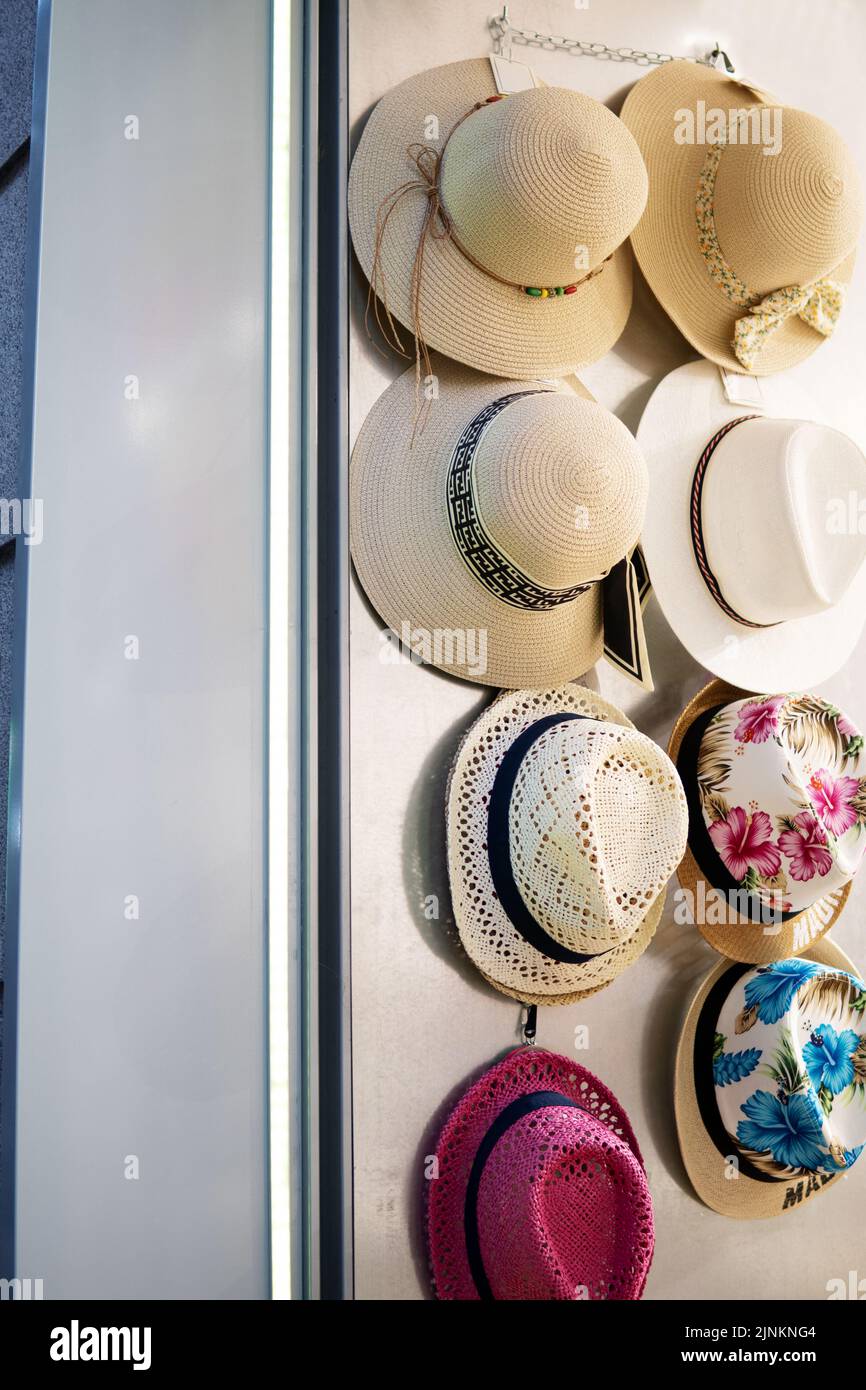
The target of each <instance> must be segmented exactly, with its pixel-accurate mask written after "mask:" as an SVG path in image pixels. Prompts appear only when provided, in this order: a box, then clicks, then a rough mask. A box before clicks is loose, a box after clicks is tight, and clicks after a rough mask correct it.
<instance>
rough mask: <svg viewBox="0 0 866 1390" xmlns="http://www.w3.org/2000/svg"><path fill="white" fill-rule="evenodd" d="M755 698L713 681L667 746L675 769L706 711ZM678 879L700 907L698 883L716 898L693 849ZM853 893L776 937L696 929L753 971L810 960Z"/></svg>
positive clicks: (793, 921) (741, 924)
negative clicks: (755, 967)
mask: <svg viewBox="0 0 866 1390" xmlns="http://www.w3.org/2000/svg"><path fill="white" fill-rule="evenodd" d="M752 693H753V692H751V691H747V690H740V689H738V687H737V686H735V685H729V684H728V683H727V681H720V680H713V681H710V683H709V685H706V686H704V688H703V690H699V691H698V693H697V695H695V697H694V699H692V700H690V701H689V703H688V704H687V705H686V707H685V709H684V710H683V712H682V714H681V715H680V717H679V719H678V720H677V722H676V724H675V725H674V728H673V732H672V734H671V738H670V743H669V744H668V753H669V754H670V757H671V759H672V761H673V762H674V763H676V760H677V755H678V753H679V750H680V745H681V744H682V741H683V739H684V737H685V734H686V730H687V729H688V728H689V727H690V726H691V725H692V724H693V723H694V721H695V720H696V719H697V718H698V717H699V716H700V715H701V714H703V713H704V711H705V710H708V709H713V708H714V707H715V706H716V705H723V704H729V703H731V702H732V701H734V700H742V699H744V698H745V697H747V696H748V695H750V694H752ZM677 878H678V879H679V883H680V887H681V888H683V889H684V890H685V891H686V892H687V893H689V894H690V895H691V898H692V901H693V902H695V901H697V894H698V883H699V882H701V881H702V880H703V883H704V890H705V894H706V898H707V901H708V902H709V900H710V899H712V898H713V897H714V896H715V895H714V894H713V890H712V889H711V888H710V885H709V884H708V883H707V882H706V880H705V879H704V876H703V874H702V873H701V871H700V869H699V868H698V865H697V863H696V862H695V858H694V855H693V854H692V852H691V850H690V849H689V848H688V847H687V848H686V852H685V855H684V856H683V859H682V862H681V864H680V866H679V868H678V869H677ZM850 892H851V884H850V882H849V883H847V884H846V885H845V887H844V888H843V889H842V891H841V892H839V893H833V894H830V895H828V896H827V897H826V898H822V899H820V900H819V901H818V902H817V903H815V904H814V906H813V907H811V908H808V909H807V910H806V911H805V912H798V913H796V914H795V915H794V916H793V917H791V918H790V919H789V920H788V921H787V922H779V923H773V924H772V930H771V931H769V930H766V929H765V926H764V924H763V923H760V922H750V921H749V920H748V919H747V918H745V917H737V920H736V921H733V922H731V921H729V922H727V924H716V923H707V922H698V923H697V924H696V925H697V927H698V929H699V931H700V933H701V935H702V936H703V937H704V939H705V940H706V941H708V942H709V944H710V945H711V946H712V947H713V948H714V949H715V950H716V951H719V952H720V953H721V954H722V955H723V956H727V958H728V959H729V960H737V961H742V962H744V963H746V964H749V965H769V964H770V963H771V962H772V961H774V960H786V959H787V958H788V957H789V956H797V955H800V954H802V953H803V952H806V953H807V954H811V953H812V951H814V949H815V947H816V944H817V943H818V942H819V941H820V939H821V937H823V936H826V934H827V932H828V931H830V929H831V928H832V927H833V926H835V924H836V922H837V921H838V920H839V917H840V916H841V913H842V910H843V908H844V906H845V904H846V902H847V901H848V895H849V893H850ZM726 910H727V912H728V916H729V917H730V916H731V908H730V907H727V909H726ZM816 959H817V957H816Z"/></svg>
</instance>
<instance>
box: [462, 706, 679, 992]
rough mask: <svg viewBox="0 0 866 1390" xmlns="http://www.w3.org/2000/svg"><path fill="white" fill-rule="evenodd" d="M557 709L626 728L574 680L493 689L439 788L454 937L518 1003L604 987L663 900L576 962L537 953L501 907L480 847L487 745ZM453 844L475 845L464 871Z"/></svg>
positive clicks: (503, 741) (644, 940)
mask: <svg viewBox="0 0 866 1390" xmlns="http://www.w3.org/2000/svg"><path fill="white" fill-rule="evenodd" d="M559 712H562V713H577V714H582V715H585V716H586V717H587V718H590V719H598V720H606V721H609V722H610V723H613V724H617V725H619V726H621V727H623V728H628V729H633V728H634V725H633V724H632V722H631V720H630V719H627V718H626V716H625V715H624V714H623V713H622V711H621V710H618V709H617V708H616V706H615V705H612V704H610V703H609V702H608V701H607V700H604V699H602V697H601V696H600V695H596V694H595V692H594V691H591V690H586V689H585V688H584V687H583V686H579V685H571V686H562V687H560V688H559V689H556V690H537V691H535V690H520V691H515V692H513V693H508V694H503V695H500V696H499V697H498V698H497V699H496V700H494V701H493V703H492V704H491V705H490V706H489V708H488V709H487V710H485V712H484V713H483V714H482V715H481V716H480V718H479V719H477V720H476V721H475V723H474V724H473V725H472V727H471V729H470V730H469V731H468V733H467V734H466V736H465V737H464V739H463V741H462V743H461V744H460V747H459V749H458V751H457V756H456V759H455V762H454V764H453V766H452V768H451V773H450V776H449V780H448V789H447V792H446V828H447V841H448V878H449V883H450V885H451V902H452V907H453V911H454V920H455V922H456V925H457V929H458V931H459V933H460V940H461V942H462V944H463V947H464V949H465V951H466V953H467V955H468V956H469V958H470V960H472V962H473V963H474V964H475V965H476V966H477V968H478V970H479V971H480V972H481V974H482V975H483V976H484V978H485V979H486V980H487V982H488V984H491V985H493V987H494V988H495V989H497V990H499V991H500V993H502V994H507V995H508V996H509V997H510V998H512V999H516V1000H518V1001H519V1002H520V1003H522V1004H543V1005H548V1004H571V1003H574V1002H576V1001H577V1000H578V999H581V998H583V997H584V996H585V995H588V994H594V993H596V992H597V991H598V990H600V989H604V988H605V987H606V986H607V985H609V984H610V983H611V982H612V981H613V980H615V979H616V977H617V976H618V975H620V974H622V972H623V970H625V969H627V967H628V966H629V965H631V964H632V963H633V962H634V961H636V960H637V959H638V957H639V956H640V955H642V954H643V952H644V951H645V950H646V948H647V946H648V945H649V943H650V941H651V940H652V937H653V934H654V932H655V929H656V926H657V924H658V921H659V918H660V917H661V913H662V909H663V906H664V894H663V893H662V894H659V896H658V897H657V898H656V899H655V901H654V902H653V904H652V906H651V908H650V909H649V911H648V912H647V913H646V915H645V916H644V917H643V919H642V920H641V921H640V922H639V924H638V926H637V927H636V928H635V930H634V931H633V932H632V934H631V935H630V936H629V937H628V938H627V939H626V940H624V941H622V942H620V943H619V944H618V945H616V946H614V947H613V948H612V949H610V950H607V951H605V952H604V953H602V954H599V955H597V956H594V957H592V958H591V959H590V960H588V961H585V962H580V963H577V964H566V963H563V962H560V961H555V960H552V959H551V958H550V957H548V956H545V955H542V954H541V952H539V951H537V950H536V949H535V948H534V947H533V946H531V945H530V944H529V942H528V941H526V940H524V938H523V937H522V936H521V935H520V933H519V932H518V930H517V928H516V927H515V926H514V925H513V923H512V921H511V919H510V918H509V917H508V915H507V914H506V913H505V912H504V910H503V909H502V907H501V905H500V903H499V899H498V897H497V895H496V892H495V890H494V887H493V881H492V877H491V873H490V865H489V863H488V860H487V855H486V853H484V852H483V847H484V846H485V844H486V839H487V804H488V797H489V791H490V788H491V786H492V783H493V779H494V777H495V775H496V769H497V766H498V761H497V757H496V755H495V753H494V751H493V747H494V744H498V745H499V746H500V747H502V746H509V745H510V744H511V743H512V742H513V741H514V739H515V738H517V737H518V735H519V734H520V733H521V731H522V730H523V729H525V728H526V727H527V726H528V725H529V724H531V723H533V722H534V721H535V720H537V719H541V718H543V717H544V716H545V715H549V714H555V713H559ZM461 843H462V844H470V845H472V846H474V847H477V848H478V850H479V852H478V853H477V854H476V855H474V856H473V868H472V871H471V872H468V871H467V868H466V862H465V860H464V857H463V855H462V854H461ZM539 986H540V987H539Z"/></svg>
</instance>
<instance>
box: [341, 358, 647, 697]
mask: <svg viewBox="0 0 866 1390" xmlns="http://www.w3.org/2000/svg"><path fill="white" fill-rule="evenodd" d="M436 373H437V377H438V381H439V395H438V399H435V400H432V401H430V403H429V411H428V412H427V413H426V417H425V419H424V422H423V428H419V430H418V431H417V432H416V435H415V439H414V442H411V435H412V421H413V416H414V411H415V378H414V372H412V371H411V370H410V371H408V372H406V373H404V374H403V376H401V377H400V378H398V380H397V381H395V382H394V383H393V384H392V385H391V386H390V387H389V388H388V390H387V391H386V392H385V393H384V394H383V395H382V396H381V397H380V398H379V400H378V401H377V402H376V404H375V406H374V407H373V409H372V410H371V411H370V414H369V415H368V416H367V418H366V420H365V421H364V424H363V426H362V428H361V432H360V434H359V436H358V440H357V443H356V445H355V449H354V451H353V454H352V465H351V473H350V531H351V543H352V556H353V559H354V562H355V568H356V570H357V572H358V576H359V578H360V581H361V583H362V585H363V586H364V589H365V590H366V593H367V596H368V598H369V599H370V602H371V603H372V604H373V607H374V608H375V609H376V611H377V612H378V613H379V614H380V615H381V617H382V618H383V619H384V620H385V622H386V623H387V624H388V625H389V627H391V628H392V629H393V630H394V632H396V633H397V634H398V636H401V637H402V636H403V634H404V632H409V633H410V634H411V633H412V632H413V631H415V632H418V633H419V634H421V635H420V636H419V638H418V639H417V641H415V640H413V641H412V642H411V644H410V645H412V647H413V650H418V651H419V654H420V655H421V656H422V657H423V658H424V659H425V660H430V661H431V662H432V664H434V665H440V666H442V667H443V668H444V669H447V670H449V671H451V672H452V673H453V674H454V675H459V676H461V677H463V678H464V679H465V680H472V681H477V682H479V683H481V684H484V685H493V686H497V687H510V688H524V687H530V686H538V687H541V686H548V685H554V684H557V683H559V682H561V681H565V680H569V679H570V678H572V677H574V676H577V675H582V674H583V672H584V671H587V670H589V668H590V667H591V666H593V665H594V664H595V662H596V661H597V660H598V659H599V658H600V657H601V655H602V648H603V638H602V623H601V592H600V589H599V587H598V585H596V586H595V587H593V588H592V589H590V590H589V591H588V592H587V593H584V594H580V595H578V596H577V597H576V598H574V599H572V600H571V602H569V603H563V604H560V605H558V606H556V607H554V608H551V609H549V610H547V611H530V610H526V609H521V608H516V607H513V606H512V605H510V604H509V603H506V602H504V601H503V600H502V599H500V598H498V597H496V596H495V595H493V594H491V593H490V592H489V591H488V590H487V589H486V588H485V587H484V585H483V584H482V583H481V582H480V580H478V579H477V578H476V577H475V575H473V574H472V572H471V570H470V569H469V568H468V566H467V565H466V562H465V561H464V559H463V558H462V557H461V555H460V552H459V551H458V549H457V546H456V544H455V542H454V539H453V537H452V534H451V530H450V525H449V519H448V498H447V480H448V469H449V464H450V460H451V455H452V452H453V450H454V446H455V444H456V443H457V441H458V439H459V437H460V433H461V431H462V430H463V429H464V427H465V426H466V425H467V424H468V423H469V422H470V421H471V420H472V419H473V417H474V416H475V415H476V414H477V413H478V412H479V411H480V410H481V409H482V408H483V407H485V406H487V405H489V404H490V403H491V402H492V401H495V400H497V399H498V398H499V397H501V396H504V395H508V394H510V393H511V392H513V391H532V390H533V386H536V387H537V385H538V383H531V382H511V381H508V382H502V381H499V380H498V379H497V380H495V381H494V380H493V379H492V378H490V377H484V376H480V375H478V374H477V373H475V372H472V371H469V370H468V369H467V368H465V367H457V366H455V365H454V364H453V363H448V362H438V361H437V364H436ZM474 467H475V482H476V490H477V498H478V506H479V510H480V512H481V514H482V515H483V519H484V523H485V526H486V528H487V530H488V532H489V533H490V535H491V536H492V537H493V539H494V540H495V542H496V543H497V545H498V546H499V547H500V548H501V550H502V551H504V553H505V554H507V556H508V558H509V559H510V560H511V561H513V562H514V563H515V564H517V565H518V566H520V567H521V569H523V570H524V572H525V573H527V574H528V575H529V576H530V577H531V578H532V579H533V580H535V581H536V582H537V583H539V584H541V585H544V586H545V587H550V588H568V587H570V586H572V585H575V584H582V583H585V582H587V581H589V580H591V579H594V578H595V577H596V576H598V575H599V574H600V573H602V572H603V571H604V570H606V569H607V568H608V567H609V566H612V565H613V564H615V563H616V562H617V561H618V560H620V559H621V558H622V557H623V556H624V555H625V554H626V552H627V551H628V550H629V549H630V548H631V546H632V545H633V544H634V542H635V541H636V540H637V538H638V535H639V533H640V528H641V525H642V522H643V515H644V509H645V505H646V496H647V490H648V479H647V472H646V466H645V464H644V462H643V458H642V457H641V454H640V452H639V450H638V448H637V446H636V444H635V442H634V439H633V437H632V435H631V434H630V433H629V431H628V430H627V429H626V428H625V426H624V425H622V424H621V423H620V421H619V420H617V419H616V418H615V417H614V416H613V415H611V414H610V413H609V412H608V411H606V410H604V409H603V407H602V406H600V405H597V404H595V403H594V402H593V401H588V400H584V399H582V398H581V397H579V396H578V395H576V394H575V393H574V392H572V391H570V390H567V389H566V388H565V387H562V388H559V389H556V388H552V389H550V390H547V391H538V392H537V393H536V394H533V395H527V396H526V397H524V398H523V399H522V400H517V401H513V402H512V403H511V404H510V405H509V406H508V407H507V408H506V409H504V410H503V411H502V412H501V413H500V414H499V415H498V416H497V417H496V419H495V420H493V422H492V423H491V424H490V425H489V427H488V429H487V432H486V433H485V434H484V436H483V438H482V440H481V442H480V444H479V447H478V451H477V454H476V457H475V464H474ZM436 633H439V634H440V635H441V634H456V635H455V636H452V637H450V638H449V640H448V641H447V642H445V641H442V640H440V641H439V643H438V646H437V644H436V642H434V641H432V640H431V634H436ZM425 639H427V650H426V651H425V649H424V641H425ZM470 639H471V640H470ZM482 641H483V644H484V646H485V663H484V668H483V669H480V667H481V663H480V662H478V661H477V660H474V659H473V656H472V653H473V652H476V653H477V651H478V650H479V649H480V645H481V643H482ZM461 645H462V646H463V652H462V653H461ZM461 657H462V659H461Z"/></svg>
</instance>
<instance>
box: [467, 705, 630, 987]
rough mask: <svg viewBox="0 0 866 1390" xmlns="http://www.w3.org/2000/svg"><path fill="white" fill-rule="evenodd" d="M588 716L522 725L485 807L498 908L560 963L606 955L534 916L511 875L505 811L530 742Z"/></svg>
mask: <svg viewBox="0 0 866 1390" xmlns="http://www.w3.org/2000/svg"><path fill="white" fill-rule="evenodd" d="M588 718H589V716H588V715H586V714H574V713H571V712H570V711H566V712H563V713H560V714H547V715H545V716H544V718H543V719H537V720H536V721H535V723H534V724H531V725H530V726H529V728H528V729H524V731H523V733H522V734H519V735H518V737H517V738H516V739H515V740H514V742H513V743H512V745H511V747H510V748H509V749H508V752H507V753H506V754H505V757H504V758H503V759H502V762H501V763H500V765H499V768H498V769H497V773H496V777H495V778H494V781H493V789H492V791H491V793H490V802H489V805H488V808H487V857H488V859H489V861H490V876H491V878H492V879H493V887H494V888H495V890H496V896H497V897H498V899H499V902H500V905H501V907H502V910H503V911H504V912H505V914H506V916H507V917H508V919H509V921H510V922H511V924H512V926H513V927H514V928H515V930H516V931H518V932H519V933H520V935H521V936H522V937H523V939H524V941H527V942H528V943H529V945H530V946H534V947H535V949H536V951H538V952H540V954H541V955H543V956H547V957H548V959H549V960H555V961H559V962H560V964H562V965H583V964H584V963H585V962H586V961H588V960H597V959H598V956H599V955H607V952H606V951H601V952H599V953H598V955H588V956H585V955H580V954H579V953H578V952H577V951H569V950H568V949H567V948H566V947H565V946H563V945H562V944H561V943H560V942H559V941H557V940H556V938H555V937H552V936H550V935H549V934H548V933H547V932H546V931H545V929H544V927H542V926H541V924H540V922H537V921H536V920H535V918H534V917H533V915H532V913H531V912H530V911H529V908H528V907H527V906H526V903H525V902H524V901H523V898H522V896H521V893H520V889H519V888H518V886H517V883H516V882H515V879H514V870H513V867H512V864H511V837H510V834H509V829H508V812H509V808H510V806H511V794H512V792H513V790H514V783H515V782H516V780H517V774H518V773H519V771H520V768H521V765H522V763H523V760H524V758H525V757H526V755H527V753H528V752H529V750H530V749H531V748H532V746H533V744H534V743H536V742H537V741H538V739H540V738H541V736H542V734H544V733H546V732H547V730H548V729H551V728H553V726H554V725H555V724H562V723H565V722H566V721H568V720H572V719H588Z"/></svg>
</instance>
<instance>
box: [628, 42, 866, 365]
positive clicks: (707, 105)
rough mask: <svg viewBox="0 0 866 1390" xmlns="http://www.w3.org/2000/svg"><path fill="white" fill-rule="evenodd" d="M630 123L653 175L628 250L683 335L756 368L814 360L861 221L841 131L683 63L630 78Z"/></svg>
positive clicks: (707, 350)
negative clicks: (632, 83) (811, 357)
mask: <svg viewBox="0 0 866 1390" xmlns="http://www.w3.org/2000/svg"><path fill="white" fill-rule="evenodd" d="M740 112H746V113H747V114H746V115H745V116H739V115H738V113H740ZM714 113H722V114H723V117H724V120H723V121H717V118H716V116H715V114H714ZM731 113H733V114H731ZM622 119H623V121H624V122H625V124H626V125H627V126H628V128H629V130H631V132H632V133H633V135H634V137H635V139H636V140H637V143H638V145H639V146H640V150H641V153H642V155H643V157H644V160H645V161H646V167H647V171H648V173H649V181H650V195H649V200H648V202H647V207H646V211H645V212H644V215H643V217H642V218H641V220H640V222H639V224H638V226H637V227H636V228H635V230H634V232H633V233H632V246H633V247H634V251H635V255H636V256H637V259H638V263H639V265H640V268H641V270H642V271H643V273H644V275H645V276H646V278H647V280H648V282H649V285H650V288H651V289H652V291H653V293H654V294H655V295H656V297H657V298H658V300H659V301H660V302H661V304H662V306H663V308H664V309H666V310H667V312H668V313H669V314H670V316H671V318H672V319H673V321H674V323H675V324H676V325H677V327H678V328H679V329H680V331H681V332H682V333H684V334H685V336H686V337H687V338H688V340H689V342H691V343H692V344H694V346H695V347H696V348H697V349H698V351H699V352H701V353H702V354H703V355H704V356H705V357H709V358H710V359H711V360H712V361H713V362H717V363H719V364H720V365H721V366H723V367H727V368H729V369H730V370H732V371H737V372H742V371H747V372H750V373H752V374H753V375H755V376H766V375H769V374H770V373H772V372H779V371H782V370H783V369H784V368H786V367H791V366H793V365H794V363H796V362H799V361H801V360H802V359H803V358H804V357H807V356H808V355H809V353H811V352H813V351H814V350H815V348H816V347H818V346H819V344H820V343H822V342H823V341H824V337H825V336H828V335H829V334H830V333H831V332H832V329H833V326H834V324H835V322H836V319H837V317H838V313H839V310H840V307H841V304H842V301H843V299H844V292H845V287H846V286H847V284H848V282H849V281H850V279H851V275H852V272H853V267H854V254H855V248H856V245H857V240H858V238H859V235H860V228H861V223H862V220H863V191H862V186H861V183H860V178H859V175H858V173H857V169H856V167H855V165H854V161H853V157H852V155H851V153H850V151H849V150H848V148H847V146H846V145H845V143H844V141H843V140H842V138H841V137H840V136H839V135H838V134H837V133H836V131H835V130H833V129H832V127H831V126H829V125H827V124H826V122H824V121H822V120H820V119H819V118H818V117H817V116H812V115H810V114H809V113H808V112H805V111H797V110H795V109H794V108H793V107H790V106H784V107H782V106H780V105H778V104H777V103H774V102H773V99H772V98H770V97H768V96H767V94H766V93H761V92H759V91H758V90H757V89H755V88H752V87H749V86H746V85H744V84H741V83H739V82H737V81H736V80H735V79H733V78H730V77H727V76H726V75H725V74H724V73H723V72H717V71H714V70H713V69H710V68H707V67H704V66H701V65H699V64H696V63H688V62H684V61H677V62H671V63H665V64H664V65H663V66H662V67H659V68H657V69H656V71H655V72H653V73H651V74H650V75H649V76H647V77H644V78H642V79H641V80H640V81H639V82H638V83H636V85H635V86H634V87H633V88H632V90H631V91H630V92H629V94H628V96H627V98H626V100H625V104H624V106H623V108H622ZM690 135H691V140H690V139H689V136H690ZM771 151H773V152H771Z"/></svg>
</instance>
